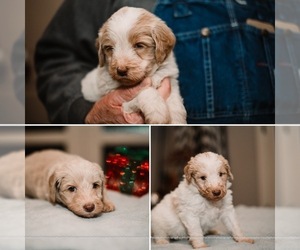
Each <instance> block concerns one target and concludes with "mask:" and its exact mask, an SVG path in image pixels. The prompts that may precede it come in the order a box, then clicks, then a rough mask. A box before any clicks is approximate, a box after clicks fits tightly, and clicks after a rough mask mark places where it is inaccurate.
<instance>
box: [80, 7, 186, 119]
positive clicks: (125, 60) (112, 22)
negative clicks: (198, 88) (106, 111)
mask: <svg viewBox="0 0 300 250" xmlns="http://www.w3.org/2000/svg"><path fill="white" fill-rule="evenodd" d="M98 35H99V36H98V39H97V41H96V45H97V49H98V56H99V67H97V68H96V69H94V70H92V71H91V72H89V73H88V74H87V75H86V76H85V78H84V79H83V80H82V82H81V85H82V93H83V96H84V98H85V99H86V100H88V101H92V102H94V101H97V100H99V99H101V98H102V97H103V96H104V95H106V94H107V93H108V92H110V91H111V90H114V89H116V88H118V87H120V86H133V85H136V84H139V83H140V82H141V81H143V80H144V79H145V78H146V77H150V78H151V80H152V87H148V88H146V89H145V90H143V91H141V92H140V94H139V95H137V96H136V97H135V98H134V99H133V100H132V101H130V102H127V103H123V112H124V113H125V114H124V115H125V117H126V113H132V112H139V111H141V112H142V113H143V114H144V117H145V121H146V123H152V124H153V123H175V124H183V123H186V110H185V108H184V106H183V100H182V98H181V96H180V92H179V86H178V81H177V77H178V67H177V64H176V62H175V58H174V55H173V52H172V49H173V47H174V45H175V36H174V34H173V32H172V31H171V29H170V28H169V27H168V26H167V25H166V24H165V23H164V22H163V21H162V20H161V19H159V18H158V17H156V16H155V15H153V14H152V13H150V12H148V11H146V10H144V9H141V8H133V7H124V8H122V9H120V10H119V11H117V12H116V13H115V14H113V15H112V16H111V18H109V19H108V21H107V22H106V23H105V24H104V25H103V26H102V28H101V29H100V31H99V34H98ZM165 77H169V78H170V80H171V94H170V96H169V97H168V99H167V100H166V101H164V99H163V98H162V97H161V96H160V95H159V93H158V91H157V88H158V87H160V85H161V81H162V80H163V79H164V78H165Z"/></svg>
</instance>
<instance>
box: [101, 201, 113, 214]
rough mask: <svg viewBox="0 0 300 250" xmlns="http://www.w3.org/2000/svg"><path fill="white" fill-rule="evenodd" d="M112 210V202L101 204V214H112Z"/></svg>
mask: <svg viewBox="0 0 300 250" xmlns="http://www.w3.org/2000/svg"><path fill="white" fill-rule="evenodd" d="M114 210H115V205H114V204H113V203H112V202H110V201H106V202H105V203H104V204H103V210H102V212H103V213H108V212H112V211H114Z"/></svg>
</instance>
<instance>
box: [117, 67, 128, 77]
mask: <svg viewBox="0 0 300 250" xmlns="http://www.w3.org/2000/svg"><path fill="white" fill-rule="evenodd" d="M127 72H128V69H127V67H118V68H117V73H118V75H119V76H127Z"/></svg>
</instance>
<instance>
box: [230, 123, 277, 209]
mask: <svg viewBox="0 0 300 250" xmlns="http://www.w3.org/2000/svg"><path fill="white" fill-rule="evenodd" d="M274 138H275V135H274V127H255V126H253V127H248V126H245V127H240V126H239V127H237V126H235V127H228V153H229V161H230V165H231V168H232V172H233V175H234V181H233V186H232V190H233V193H234V195H233V197H234V198H233V199H234V203H235V204H245V205H259V206H274V205H275V179H274V178H275V159H274V158H275V152H274V151H275V143H274V140H275V139H274Z"/></svg>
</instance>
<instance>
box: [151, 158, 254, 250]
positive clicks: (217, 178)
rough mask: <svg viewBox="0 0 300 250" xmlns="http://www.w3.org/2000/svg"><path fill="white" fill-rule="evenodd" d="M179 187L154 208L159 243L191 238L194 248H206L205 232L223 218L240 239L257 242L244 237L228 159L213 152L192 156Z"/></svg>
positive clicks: (236, 237) (234, 234) (234, 236)
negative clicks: (172, 239) (233, 198)
mask: <svg viewBox="0 0 300 250" xmlns="http://www.w3.org/2000/svg"><path fill="white" fill-rule="evenodd" d="M184 173H185V178H184V180H183V181H182V182H181V183H180V184H179V186H178V187H177V188H176V189H175V190H174V191H173V192H171V193H170V194H168V195H166V196H165V197H164V198H163V200H162V201H161V202H160V203H159V204H158V205H157V206H156V207H155V208H154V209H153V210H152V216H151V218H152V235H153V237H154V240H155V242H156V243H158V244H166V243H168V242H169V238H175V239H176V238H177V239H178V238H179V239H180V238H182V237H189V240H190V242H191V244H192V246H193V248H201V247H206V244H205V243H204V240H203V235H205V234H207V233H209V232H210V231H211V230H212V229H213V227H214V226H215V225H216V224H217V222H218V221H219V219H221V221H222V222H223V223H224V225H225V226H226V227H227V229H228V230H229V232H230V234H231V235H232V237H233V238H234V240H235V241H237V242H248V243H253V242H254V241H253V240H252V239H249V238H246V237H244V236H243V234H242V232H241V229H240V227H239V224H238V221H237V218H236V215H235V210H234V207H233V205H232V191H231V190H229V187H230V186H231V184H230V182H229V180H230V179H233V176H232V174H231V172H230V167H229V165H228V162H227V160H225V159H224V158H223V157H222V156H221V155H217V154H214V153H211V152H208V153H203V154H198V155H196V156H195V157H192V158H191V160H190V161H189V162H188V164H187V166H186V167H185V169H184Z"/></svg>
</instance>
